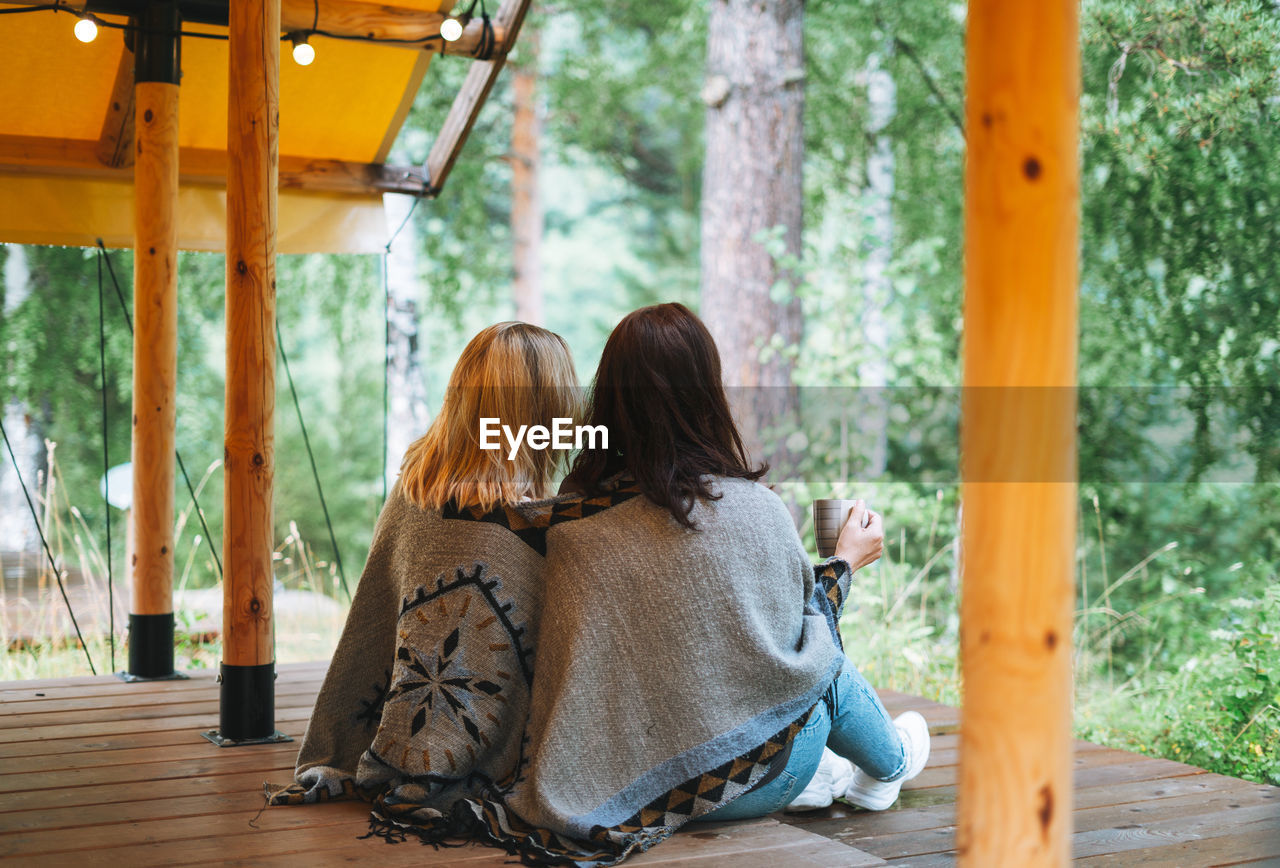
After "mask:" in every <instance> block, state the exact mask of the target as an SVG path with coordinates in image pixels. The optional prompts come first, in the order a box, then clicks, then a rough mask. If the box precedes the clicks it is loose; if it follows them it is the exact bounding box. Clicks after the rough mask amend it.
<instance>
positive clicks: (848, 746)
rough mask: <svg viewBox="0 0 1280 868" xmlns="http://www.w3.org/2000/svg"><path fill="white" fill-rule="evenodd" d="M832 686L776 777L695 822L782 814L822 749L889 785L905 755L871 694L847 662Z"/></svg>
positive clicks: (900, 769)
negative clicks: (835, 754)
mask: <svg viewBox="0 0 1280 868" xmlns="http://www.w3.org/2000/svg"><path fill="white" fill-rule="evenodd" d="M832 686H833V688H834V689H833V690H832V691H831V692H830V693H829V694H828V696H827V697H824V699H823V701H822V702H819V703H818V705H817V707H815V708H814V710H813V714H811V715H810V716H809V720H808V722H807V723H805V725H804V727H803V728H802V729H801V730H800V732H798V733H797V734H796V737H795V740H794V741H793V742H792V743H791V757H790V758H789V759H788V760H787V765H786V768H784V769H783V770H782V773H781V774H779V775H778V776H777V777H776V778H774V779H773V780H772V781H770V782H769V783H767V784H765V785H764V786H763V787H760V788H758V789H755V790H752V791H750V792H748V793H745V794H744V795H742V796H741V797H739V798H738V799H735V800H734V801H732V802H730V803H729V804H727V805H724V806H723V807H720V808H717V809H716V810H714V811H712V812H710V813H708V814H703V815H702V816H701V817H698V819H699V820H708V821H717V822H718V821H721V820H745V819H747V818H748V817H763V816H764V815H765V814H771V813H773V812H774V811H780V810H782V809H783V808H785V807H786V806H787V805H789V804H790V803H791V802H792V801H793V800H794V799H795V798H796V796H798V795H800V793H801V791H803V790H804V788H805V786H806V785H808V783H809V781H810V779H811V778H812V777H813V775H814V772H816V771H817V770H818V762H819V761H820V760H821V759H822V749H823V748H824V747H830V748H831V749H832V750H833V751H835V752H836V753H838V754H840V756H842V757H844V758H846V759H848V760H851V761H852V762H853V764H854V765H856V766H857V767H858V768H860V769H862V770H863V771H864V772H866V773H867V774H869V775H870V776H871V777H873V778H875V779H876V780H881V781H892V780H894V779H896V778H898V777H899V776H901V775H902V774H903V772H905V771H906V768H907V756H906V751H905V750H903V747H902V740H901V739H900V738H899V737H898V730H897V729H896V728H895V727H894V725H893V721H892V720H890V719H889V712H887V711H886V710H885V707H884V705H883V704H882V703H881V702H880V697H878V696H876V692H875V690H874V689H872V687H871V685H870V684H868V683H867V680H866V679H865V678H863V677H862V675H861V674H859V672H858V670H857V669H856V668H855V667H854V665H853V664H852V663H851V662H849V661H848V660H846V661H845V664H844V669H843V670H842V671H841V672H840V674H839V675H838V676H836V680H835V682H834V683H833V685H832Z"/></svg>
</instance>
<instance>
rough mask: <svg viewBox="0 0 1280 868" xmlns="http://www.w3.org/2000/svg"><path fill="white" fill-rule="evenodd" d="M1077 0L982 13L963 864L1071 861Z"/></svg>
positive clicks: (970, 380)
mask: <svg viewBox="0 0 1280 868" xmlns="http://www.w3.org/2000/svg"><path fill="white" fill-rule="evenodd" d="M1076 16H1077V0H1044V2H1037V3H1027V2H1023V0H972V2H970V4H969V21H968V37H967V41H968V44H967V67H968V94H967V107H966V124H965V127H966V131H967V139H968V157H967V164H966V168H965V310H964V339H963V340H964V386H965V389H964V398H963V406H962V413H963V415H962V423H961V455H962V458H961V464H962V473H963V479H964V487H963V521H962V523H963V528H962V553H961V569H962V576H963V599H962V602H961V654H962V662H963V674H964V709H963V719H962V724H963V725H962V728H961V739H960V744H961V749H960V792H959V826H958V835H957V847H958V850H959V856H960V863H961V864H962V865H971V866H984V868H985V866H989V865H1018V866H1038V865H1065V864H1066V863H1067V861H1068V860H1069V858H1070V834H1071V810H1072V781H1071V769H1072V765H1071V705H1072V703H1071V699H1072V679H1071V630H1072V614H1073V609H1074V593H1073V570H1074V555H1075V516H1076V444H1075V408H1076V402H1075V388H1074V387H1075V383H1076V296H1077V278H1076V275H1077V266H1076V244H1077V240H1076V239H1077V224H1078V217H1077V199H1078V174H1079V173H1078V168H1077V160H1078V157H1077V143H1076V123H1077V103H1078V100H1079V80H1080V70H1079V53H1078V41H1077V25H1076Z"/></svg>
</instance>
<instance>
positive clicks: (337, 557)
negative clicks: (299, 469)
mask: <svg viewBox="0 0 1280 868" xmlns="http://www.w3.org/2000/svg"><path fill="white" fill-rule="evenodd" d="M276 344H277V346H278V347H279V348H280V361H282V362H284V375H285V377H286V378H287V379H288V380H289V393H290V394H292V395H293V409H294V410H295V411H296V412H297V414H298V427H300V428H301V429H302V443H303V445H304V446H306V447H307V458H308V459H310V461H311V476H312V477H313V478H314V479H315V481H316V493H317V494H318V495H320V509H321V510H323V511H324V524H325V527H327V528H328V529H329V544H330V545H332V546H333V559H334V562H335V563H336V564H337V565H338V578H339V579H340V580H341V581H342V590H343V591H344V592H345V593H346V595H347V599H348V600H350V599H351V589H350V588H348V587H347V574H346V571H345V570H343V569H342V553H341V552H340V551H338V538H337V537H336V536H335V535H334V533H333V522H331V521H329V507H328V506H327V505H326V504H325V502H324V488H323V487H321V485H320V470H319V469H318V468H317V467H316V456H315V453H314V452H312V451H311V438H310V437H309V436H308V435H307V423H306V422H304V421H303V420H302V404H301V403H300V402H299V401H298V390H297V389H296V388H295V387H294V385H293V372H292V371H290V370H289V356H288V354H286V353H285V351H284V336H283V335H282V334H281V333H280V321H279V320H276Z"/></svg>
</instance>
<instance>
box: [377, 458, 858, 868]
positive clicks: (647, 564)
mask: <svg viewBox="0 0 1280 868" xmlns="http://www.w3.org/2000/svg"><path fill="white" fill-rule="evenodd" d="M717 488H718V493H719V495H720V497H719V499H716V500H710V501H702V502H700V503H698V504H697V505H696V506H695V508H694V510H693V513H692V516H691V517H692V518H693V520H694V522H695V523H696V525H697V529H696V530H688V529H685V528H683V527H681V526H680V525H679V524H677V523H676V522H675V521H674V520H673V519H672V518H671V516H670V515H669V513H667V512H666V510H664V509H661V508H659V507H657V506H655V505H654V504H653V503H651V502H650V501H648V500H647V499H646V498H644V497H642V496H637V495H638V492H637V490H636V488H635V486H634V485H629V486H628V485H625V484H624V485H620V486H616V487H614V488H613V490H611V491H610V493H609V494H608V495H606V496H605V497H603V498H586V497H563V498H559V499H557V500H556V501H555V502H554V507H553V509H552V513H553V514H552V516H551V517H550V520H549V521H548V522H547V524H548V526H549V529H548V531H547V539H546V545H547V560H546V569H545V578H544V582H543V591H542V594H543V597H542V600H543V613H542V616H541V625H540V628H539V633H538V660H537V666H536V673H535V676H534V680H533V689H532V698H531V706H530V717H529V721H528V726H527V730H526V737H527V739H528V745H527V748H526V751H527V754H526V757H525V760H526V763H527V764H526V765H525V766H524V767H522V768H521V769H520V771H519V772H518V773H517V774H516V776H515V778H514V780H513V781H511V783H510V786H504V787H502V788H501V790H500V791H491V792H490V793H488V794H487V795H485V796H483V797H478V798H470V799H464V800H461V801H459V802H458V803H457V804H455V805H454V807H453V810H452V812H451V817H450V818H448V820H447V821H446V820H443V819H442V820H440V821H436V820H435V819H434V817H433V815H434V812H433V811H430V810H428V811H420V810H416V808H417V807H418V806H415V805H414V804H412V800H411V799H404V798H401V797H400V796H389V797H384V798H382V799H380V800H379V802H378V806H377V808H376V810H375V813H374V818H375V823H374V826H375V830H380V831H383V832H384V833H386V834H387V835H388V837H395V836H398V835H401V834H403V833H405V832H407V831H411V832H415V833H417V834H419V835H420V836H421V837H423V838H424V839H426V840H428V841H438V840H440V839H441V837H442V836H444V835H446V834H452V835H459V834H461V835H466V836H469V837H473V838H479V839H481V840H486V841H488V842H489V843H492V844H495V845H498V846H501V847H504V848H505V849H507V850H508V851H509V852H512V853H519V854H520V855H521V856H522V857H523V858H524V859H525V860H526V861H527V862H531V863H535V864H536V863H542V862H548V863H553V862H563V861H572V862H574V863H576V864H579V865H584V866H586V865H610V864H615V863H617V862H619V861H621V860H622V859H624V858H625V857H626V856H627V855H628V854H629V853H631V852H634V851H636V850H644V849H647V848H648V847H650V846H652V845H653V844H655V843H657V842H659V841H661V840H663V839H664V838H666V837H667V836H669V835H670V834H671V833H672V832H674V831H675V830H676V829H678V828H679V827H680V826H682V825H683V824H684V823H686V822H688V821H689V820H690V819H692V818H694V817H697V816H700V815H701V814H704V813H707V812H709V811H711V810H713V809H714V808H716V807H718V806H720V805H723V804H727V803H728V802H730V801H732V800H733V799H734V798H736V797H737V796H739V795H741V794H742V793H744V792H746V791H747V790H749V789H750V788H751V787H752V786H754V785H755V784H756V783H757V782H758V781H759V780H760V779H761V778H762V777H763V776H764V775H765V774H766V773H767V772H768V770H769V767H770V765H771V763H772V761H773V760H775V759H777V758H778V757H780V756H782V755H783V753H784V749H785V747H786V745H787V744H789V742H790V741H791V739H792V738H793V737H794V735H795V733H796V732H797V731H799V729H800V727H801V726H802V725H803V724H804V722H805V720H806V719H807V717H808V714H809V712H810V710H811V709H812V707H813V706H814V704H815V703H816V702H817V701H818V700H819V699H820V697H821V695H822V694H823V692H824V691H825V690H826V689H827V688H828V686H829V685H830V683H831V681H832V680H833V679H834V677H835V676H836V675H837V674H838V673H839V671H840V668H841V666H842V665H843V663H844V655H843V653H842V651H841V649H840V647H839V640H838V634H836V632H835V622H836V620H837V617H838V613H839V610H840V607H841V605H842V603H843V600H844V597H845V595H846V593H847V591H848V582H849V570H848V565H847V564H846V563H845V562H844V561H841V560H832V561H829V562H828V563H827V564H825V565H823V566H822V567H819V568H818V569H817V571H816V574H817V575H816V577H815V568H814V567H813V565H812V563H811V562H810V561H809V559H808V556H807V555H806V553H805V551H804V548H803V546H802V545H801V543H800V540H799V537H798V536H797V534H796V531H795V527H794V525H793V524H792V522H791V517H790V514H789V513H788V512H787V510H786V507H785V506H784V505H783V504H782V502H781V500H779V498H778V497H777V496H776V495H775V494H774V493H773V492H771V491H769V490H768V489H767V488H765V487H764V486H762V485H759V484H756V483H752V482H746V481H743V480H736V479H723V480H717ZM579 514H581V516H582V517H577V516H578V515H579Z"/></svg>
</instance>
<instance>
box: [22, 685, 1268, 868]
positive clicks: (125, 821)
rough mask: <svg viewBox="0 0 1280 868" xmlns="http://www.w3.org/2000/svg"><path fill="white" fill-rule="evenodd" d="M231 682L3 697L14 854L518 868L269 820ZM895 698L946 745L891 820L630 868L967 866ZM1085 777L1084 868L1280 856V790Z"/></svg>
mask: <svg viewBox="0 0 1280 868" xmlns="http://www.w3.org/2000/svg"><path fill="white" fill-rule="evenodd" d="M326 668H327V664H325V663H316V664H307V665H302V666H298V665H293V666H288V667H281V668H280V677H279V680H278V681H277V690H276V712H277V713H276V717H277V725H278V726H279V728H280V729H282V730H285V731H286V732H288V733H289V734H290V735H293V736H294V737H295V738H297V737H300V736H301V734H302V732H303V731H304V730H305V727H306V723H307V719H308V717H309V716H310V712H311V707H312V705H313V703H314V699H315V695H316V693H317V692H318V691H319V689H320V685H321V683H322V680H323V677H324V673H325V671H326ZM215 675H216V674H215V673H213V672H212V671H202V672H198V673H195V677H193V678H192V679H190V680H188V681H169V682H147V683H143V684H138V685H129V684H125V683H123V682H121V681H119V680H118V679H115V678H112V677H110V676H105V677H97V678H83V679H71V680H51V681H43V682H18V683H12V682H10V683H7V684H2V685H0V701H2V702H3V705H2V706H0V855H3V856H5V857H7V858H15V857H16V858H18V859H20V860H26V861H29V862H32V861H34V862H38V863H39V864H40V865H41V866H45V865H60V864H66V865H69V866H74V868H82V866H83V864H84V861H85V858H86V854H88V853H92V854H93V858H94V859H95V860H101V861H109V862H111V863H118V864H119V865H120V866H126V865H127V866H133V865H139V866H143V865H165V864H204V865H208V864H243V865H286V864H288V865H293V864H299V863H300V862H306V863H307V864H320V865H324V864H347V863H356V862H359V863H363V864H366V865H367V864H379V865H388V866H397V865H409V864H413V865H424V866H445V865H455V864H456V865H461V866H465V868H489V866H498V865H507V864H511V857H509V856H507V855H506V854H505V853H503V852H501V851H499V850H495V849H490V848H484V847H470V846H468V847H462V848H448V849H443V850H439V851H437V850H434V849H432V848H430V847H424V846H421V845H419V844H417V843H416V842H409V843H404V844H401V845H399V846H391V845H389V844H387V843H386V842H384V841H382V840H380V839H369V840H361V836H362V835H364V834H365V833H366V831H367V828H368V806H367V805H364V804H363V803H360V802H348V803H341V802H339V803H329V804H325V805H313V806H303V807H294V808H272V809H268V810H267V811H265V812H261V816H258V815H259V813H260V808H261V806H262V803H263V801H264V798H263V795H262V787H263V784H264V782H270V783H272V784H275V785H283V784H285V783H287V782H288V781H289V780H290V778H291V777H292V773H293V764H294V761H295V759H296V756H297V749H298V746H299V745H298V743H297V742H293V743H290V744H285V745H270V746H257V747H246V748H235V749H218V748H216V747H214V746H213V745H211V744H209V743H208V742H207V741H205V740H204V739H202V738H200V737H199V733H200V732H202V731H203V730H205V729H210V728H214V727H216V726H217V718H218V685H217V684H216V682H215V680H214V679H215ZM37 694H43V695H39V696H38V695H37ZM881 696H882V698H883V699H884V701H885V704H886V707H887V708H889V710H890V712H891V713H892V714H894V715H897V714H899V713H901V712H902V711H904V710H907V709H914V710H917V711H920V712H921V713H922V714H923V715H924V716H925V718H926V720H928V721H929V725H930V731H931V732H932V734H933V751H932V755H931V758H930V763H929V765H928V767H927V768H926V769H925V771H924V773H922V774H921V776H920V777H919V778H917V779H916V780H914V781H911V782H910V783H908V784H907V785H906V787H904V790H903V794H902V797H901V799H900V800H899V803H898V804H897V805H896V806H895V807H894V808H893V809H891V810H889V811H883V812H875V813H872V812H865V811H861V810H859V809H854V808H851V807H847V806H845V807H833V808H831V809H827V810H826V811H823V812H816V813H815V814H814V815H811V816H810V815H779V816H777V817H772V818H767V819H764V820H760V821H753V822H747V823H741V824H722V825H721V826H718V827H717V826H705V827H700V826H696V825H695V826H693V827H690V828H689V829H688V830H686V831H684V832H681V833H680V834H678V835H676V836H675V837H673V838H672V839H671V840H670V841H667V842H664V843H663V844H662V845H660V846H658V847H655V848H654V849H653V850H652V851H651V852H649V853H647V854H642V855H639V856H637V857H634V858H633V859H631V860H629V861H628V864H635V865H637V866H641V868H643V866H647V865H652V866H661V868H681V866H685V868H711V866H717V865H730V864H731V865H733V866H734V868H790V866H793V865H794V866H798V868H804V866H809V868H820V866H821V868H829V866H836V865H850V866H855V865H856V866H861V865H875V864H886V860H887V863H888V864H903V865H916V866H921V868H924V866H930V865H950V864H953V863H954V859H955V854H954V846H955V828H954V826H955V822H956V812H955V798H956V782H957V773H958V762H959V758H960V740H959V737H958V734H957V733H958V725H959V719H960V713H959V711H958V710H957V709H954V708H949V707H947V706H943V705H939V704H938V703H935V702H931V701H929V700H925V699H921V698H919V697H910V696H905V695H902V694H897V693H894V692H891V691H881ZM1073 765H1074V770H1075V787H1076V790H1075V794H1074V799H1075V805H1074V818H1073V819H1074V821H1075V827H1076V833H1075V837H1074V839H1073V844H1074V845H1075V847H1076V856H1077V858H1078V860H1080V862H1081V864H1090V865H1092V864H1099V865H1101V864H1107V865H1130V864H1133V865H1208V864H1218V863H1221V864H1236V863H1240V862H1243V861H1247V860H1248V859H1254V860H1257V859H1266V858H1270V857H1272V856H1274V857H1276V858H1277V859H1280V819H1278V815H1280V807H1278V797H1280V789H1276V788H1272V787H1263V786H1260V785H1256V784H1249V783H1247V782H1244V781H1240V780H1237V779H1234V778H1228V777H1225V776H1222V775H1213V774H1209V773H1206V772H1204V771H1203V770H1201V769H1197V768H1194V767H1192V766H1187V765H1184V764H1181V763H1174V762H1170V761H1168V760H1161V759H1156V758H1151V757H1143V756H1137V755H1134V754H1130V753H1127V752H1124V751H1118V750H1113V749H1108V748H1103V747H1099V746H1097V745H1092V744H1089V743H1086V742H1077V743H1076V744H1075V745H1074V757H1073ZM778 819H782V820H784V821H785V822H783V823H781V824H780V823H778V822H777V821H778ZM251 821H252V822H253V823H254V826H250V822H251ZM1273 841H1274V842H1277V843H1276V844H1275V846H1274V847H1273V846H1272V844H1271V843H1270V842H1273Z"/></svg>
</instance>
